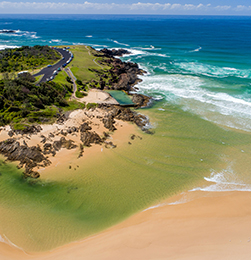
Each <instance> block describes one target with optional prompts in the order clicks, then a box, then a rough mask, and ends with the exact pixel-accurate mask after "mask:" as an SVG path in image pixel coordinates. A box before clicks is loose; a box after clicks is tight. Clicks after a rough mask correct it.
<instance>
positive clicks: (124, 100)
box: [107, 90, 134, 105]
mask: <svg viewBox="0 0 251 260" xmlns="http://www.w3.org/2000/svg"><path fill="white" fill-rule="evenodd" d="M107 92H108V93H109V94H110V95H111V96H112V97H113V98H115V99H116V100H117V101H118V102H119V104H120V105H134V103H133V102H132V100H131V99H130V98H129V97H128V96H127V94H126V93H124V92H123V91H119V90H108V91H107Z"/></svg>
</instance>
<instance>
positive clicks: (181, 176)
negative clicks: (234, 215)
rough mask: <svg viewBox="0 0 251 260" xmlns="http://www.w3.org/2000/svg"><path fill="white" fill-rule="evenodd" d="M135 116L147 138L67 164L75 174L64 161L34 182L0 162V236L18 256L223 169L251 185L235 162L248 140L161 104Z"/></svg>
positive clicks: (88, 231) (200, 183)
mask: <svg viewBox="0 0 251 260" xmlns="http://www.w3.org/2000/svg"><path fill="white" fill-rule="evenodd" d="M141 112H142V113H146V114H148V115H149V117H150V118H151V119H152V120H151V122H152V124H153V125H154V131H155V134H154V135H147V134H144V133H142V132H141V131H140V130H137V131H138V133H137V135H138V136H140V137H142V140H140V138H138V137H137V138H136V139H135V140H130V138H129V137H130V133H128V141H130V142H131V143H132V145H129V144H128V143H127V142H125V143H124V145H121V146H120V147H118V148H116V149H113V150H110V149H109V150H108V149H105V150H104V151H103V152H102V153H101V152H100V153H99V154H97V156H92V157H90V156H89V157H88V156H87V157H84V158H85V159H79V160H77V159H76V160H75V161H74V160H73V161H71V165H74V167H75V169H76V170H72V169H71V170H70V169H69V167H68V166H69V162H66V163H64V164H61V165H59V166H58V167H57V168H56V170H55V171H54V173H53V172H51V174H45V173H43V174H44V177H43V175H42V178H41V180H39V181H38V182H34V183H33V181H31V182H27V181H24V180H23V179H22V178H21V175H20V171H18V170H17V169H16V168H15V166H14V165H10V164H3V163H2V164H1V165H0V172H1V173H2V175H1V176H0V180H1V181H0V203H1V215H0V222H1V227H0V233H1V234H4V235H5V236H6V237H7V238H8V239H9V240H10V241H11V242H13V243H14V244H16V245H17V246H19V247H21V248H23V249H25V250H28V251H44V250H50V249H52V248H55V247H57V246H60V245H62V244H65V243H68V242H70V241H75V240H78V239H82V238H84V237H86V236H89V235H92V234H95V233H96V232H98V231H101V230H103V229H105V228H107V227H109V226H111V225H114V224H115V223H118V222H119V221H122V220H123V219H125V218H127V217H128V216H130V215H131V214H133V213H136V212H138V211H141V210H143V209H145V208H147V207H149V206H151V205H154V204H155V203H158V202H160V201H161V200H162V199H165V198H167V197H169V196H171V195H174V194H177V193H179V192H181V191H183V190H188V189H193V188H197V187H206V186H208V182H207V181H206V180H205V179H204V177H210V176H211V174H213V172H215V173H216V172H218V173H219V172H221V171H223V170H224V169H227V167H230V166H231V167H232V170H233V171H234V176H239V177H240V179H241V180H242V181H243V180H245V183H249V184H250V185H251V180H250V178H249V175H248V173H246V174H245V173H243V172H242V171H241V169H243V168H245V165H246V166H248V167H249V163H248V162H247V161H246V159H244V160H243V161H242V164H241V165H239V164H238V162H239V161H240V160H239V159H238V162H237V163H236V159H237V157H238V156H239V157H240V158H244V157H243V156H246V157H249V155H250V149H248V146H250V142H251V136H250V135H249V134H245V133H238V132H232V131H229V130H225V129H223V128H221V127H219V126H216V125H214V124H212V123H210V122H207V121H205V120H203V119H200V118H199V117H198V116H195V115H193V114H191V113H189V112H184V111H183V110H181V109H180V108H178V107H175V106H171V105H167V104H166V103H165V102H158V103H157V104H156V105H155V106H154V107H153V108H151V109H147V110H141ZM243 150H245V152H243ZM246 157H245V158H246ZM77 165H78V166H79V167H77ZM239 170H240V172H238V171H239ZM10 223H11V225H10Z"/></svg>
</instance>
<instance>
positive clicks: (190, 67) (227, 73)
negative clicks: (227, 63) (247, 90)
mask: <svg viewBox="0 0 251 260" xmlns="http://www.w3.org/2000/svg"><path fill="white" fill-rule="evenodd" d="M174 65H175V66H176V67H178V68H180V69H182V70H184V71H186V72H190V73H193V74H196V75H204V76H210V77H216V78H226V77H231V76H232V77H238V78H248V79H251V69H236V68H231V67H217V66H213V65H209V64H203V63H199V62H174Z"/></svg>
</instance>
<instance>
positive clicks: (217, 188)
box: [191, 167, 251, 192]
mask: <svg viewBox="0 0 251 260" xmlns="http://www.w3.org/2000/svg"><path fill="white" fill-rule="evenodd" d="M204 179H205V180H206V181H207V182H209V183H213V184H211V185H209V186H205V187H197V188H194V189H192V190H191V191H210V192H223V191H251V184H246V183H243V182H242V181H241V180H240V179H239V178H238V176H237V175H236V174H235V173H234V172H233V170H232V169H231V168H230V167H229V168H228V169H226V170H222V171H221V172H219V173H215V172H212V173H211V176H210V177H205V178H204Z"/></svg>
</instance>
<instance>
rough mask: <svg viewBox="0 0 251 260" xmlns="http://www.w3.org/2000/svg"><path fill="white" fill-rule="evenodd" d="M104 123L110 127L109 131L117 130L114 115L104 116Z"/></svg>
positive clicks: (106, 126)
mask: <svg viewBox="0 0 251 260" xmlns="http://www.w3.org/2000/svg"><path fill="white" fill-rule="evenodd" d="M102 121H103V123H104V127H105V128H107V129H109V131H114V130H116V127H115V126H114V124H115V120H114V118H113V117H112V115H109V116H107V117H104V118H103V120H102Z"/></svg>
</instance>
